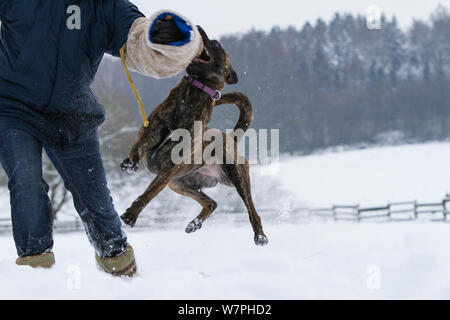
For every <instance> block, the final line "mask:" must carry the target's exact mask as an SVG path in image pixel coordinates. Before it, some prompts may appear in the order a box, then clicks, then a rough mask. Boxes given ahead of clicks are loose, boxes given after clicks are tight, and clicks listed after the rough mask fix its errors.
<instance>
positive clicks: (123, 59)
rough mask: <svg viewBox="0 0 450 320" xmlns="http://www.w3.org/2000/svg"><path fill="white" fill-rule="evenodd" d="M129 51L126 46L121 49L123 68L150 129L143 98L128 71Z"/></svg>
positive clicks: (146, 124)
mask: <svg viewBox="0 0 450 320" xmlns="http://www.w3.org/2000/svg"><path fill="white" fill-rule="evenodd" d="M126 51H127V45H126V44H124V46H123V47H122V48H121V49H120V60H122V64H123V67H124V68H125V72H126V74H127V78H128V83H129V84H130V87H131V89H132V90H133V92H134V95H135V96H136V101H137V103H138V105H139V109H141V115H142V121H143V122H144V127H145V128H148V126H149V125H150V122H149V121H148V120H147V115H146V114H145V109H144V104H143V103H142V99H141V96H140V95H139V92H138V91H137V89H136V86H135V85H134V83H133V79H131V75H130V71H129V70H128V66H127V62H126V61H125V53H126Z"/></svg>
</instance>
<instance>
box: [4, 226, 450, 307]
mask: <svg viewBox="0 0 450 320" xmlns="http://www.w3.org/2000/svg"><path fill="white" fill-rule="evenodd" d="M449 228H450V226H449V225H446V224H433V223H408V224H384V225H380V224H361V225H357V224H334V223H326V224H308V225H297V226H295V225H281V226H273V225H272V226H267V227H266V229H267V230H266V231H267V234H268V236H269V237H270V240H271V243H270V245H269V246H268V247H266V248H259V247H255V246H254V245H253V244H252V241H251V238H252V237H251V231H250V228H249V227H240V228H235V227H231V226H220V227H217V226H207V227H206V228H205V229H204V230H202V231H201V232H199V233H198V234H195V235H190V236H189V235H186V234H184V233H183V232H182V230H177V231H155V232H142V233H131V234H130V235H129V238H130V242H131V243H132V244H133V245H134V247H135V249H136V254H137V258H138V267H139V275H138V277H136V278H134V279H132V280H127V279H115V278H112V277H111V276H109V275H106V274H103V273H101V272H99V271H97V269H96V266H95V261H94V257H93V252H92V249H91V248H90V246H89V244H88V242H87V240H86V237H84V236H83V235H81V234H71V235H57V236H56V245H55V250H54V251H55V255H56V259H57V265H56V266H55V267H54V269H52V270H31V269H27V268H24V269H22V268H18V267H16V266H15V265H14V264H13V261H14V259H15V250H14V246H13V243H12V239H11V238H10V237H1V238H0V246H1V248H2V255H1V258H0V270H1V272H0V298H1V299H13V298H18V299H47V298H58V299H93V298H97V299H133V298H135V299H369V298H371V299H381V298H387V299H411V298H414V299H416V298H423V299H431V298H447V299H449V298H450V278H449V276H448V274H449V270H450V254H449V248H448V243H449V240H450V232H449Z"/></svg>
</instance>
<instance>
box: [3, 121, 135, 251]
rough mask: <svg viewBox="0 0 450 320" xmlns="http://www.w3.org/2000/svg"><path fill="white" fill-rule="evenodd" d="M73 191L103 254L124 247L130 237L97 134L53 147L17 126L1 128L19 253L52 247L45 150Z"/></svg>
mask: <svg viewBox="0 0 450 320" xmlns="http://www.w3.org/2000/svg"><path fill="white" fill-rule="evenodd" d="M43 149H45V151H46V153H47V155H48V156H49V158H50V160H51V161H52V163H53V164H54V166H55V167H56V169H57V170H58V172H59V174H60V175H61V177H62V178H63V180H64V183H65V186H66V188H67V189H68V190H69V191H70V192H71V193H72V196H73V200H74V204H75V208H76V210H77V212H78V214H79V215H80V217H81V220H82V221H83V224H84V227H85V230H86V233H87V235H88V238H89V241H90V242H91V244H92V245H93V246H94V248H95V250H96V251H97V253H98V254H99V255H100V256H101V257H112V256H117V255H119V254H121V253H123V252H124V251H125V249H126V244H127V238H126V235H125V234H124V233H123V232H122V229H121V222H120V218H119V216H118V214H117V212H116V211H115V209H114V205H113V201H112V198H111V195H110V191H109V189H108V187H107V183H106V177H105V170H104V167H103V163H102V159H101V155H100V148H99V143H98V137H97V134H94V135H92V136H90V137H89V138H86V139H85V140H84V141H79V142H75V143H72V144H70V145H68V146H66V147H65V148H64V149H61V150H60V149H57V148H54V147H50V146H49V145H47V144H46V143H45V141H40V140H39V139H37V138H36V137H34V136H33V135H31V134H30V133H28V132H26V131H22V130H18V129H10V130H5V131H2V132H0V162H1V164H2V167H3V169H4V170H5V172H6V174H7V176H8V178H9V183H8V187H9V191H10V198H11V214H12V224H13V233H14V241H15V243H16V247H17V253H18V255H19V256H20V257H23V256H30V255H37V254H41V253H44V252H48V251H50V250H51V249H52V247H53V237H52V228H53V218H52V216H53V215H52V205H51V203H50V199H49V197H48V195H47V193H48V191H49V186H48V184H47V183H46V182H45V181H44V179H43V177H42V151H43Z"/></svg>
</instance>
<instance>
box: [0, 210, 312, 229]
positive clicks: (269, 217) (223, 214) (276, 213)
mask: <svg viewBox="0 0 450 320" xmlns="http://www.w3.org/2000/svg"><path fill="white" fill-rule="evenodd" d="M281 211H283V212H284V211H286V214H284V213H283V212H281ZM258 212H259V213H260V214H261V216H262V217H263V218H264V220H265V221H267V223H269V222H272V223H298V222H299V221H300V220H302V219H305V218H307V216H308V209H306V208H289V209H286V210H285V209H283V208H281V209H280V208H276V209H268V208H265V209H259V210H258ZM189 218H194V217H187V216H186V215H183V214H180V213H172V214H170V213H168V214H164V215H158V214H154V213H153V214H152V213H151V212H148V213H146V214H143V215H142V216H141V217H140V218H139V220H138V223H137V225H136V227H135V228H134V229H133V230H135V231H141V230H161V229H174V228H177V229H178V228H181V229H183V228H184V227H185V225H186V224H187V223H188V222H189V221H188V220H189ZM210 220H211V223H214V224H216V225H220V224H222V223H230V222H231V223H233V224H236V225H241V224H248V223H249V218H248V214H247V212H246V210H245V209H242V210H237V209H236V208H229V209H221V210H219V211H216V212H215V213H214V215H213V216H212V217H211V219H210ZM208 221H209V220H208ZM126 229H127V230H126V231H127V232H128V231H130V229H129V228H128V227H126ZM53 230H54V232H55V233H69V232H83V231H84V227H83V224H82V223H81V221H80V219H79V218H77V217H75V216H74V217H73V219H67V220H66V221H55V223H54V227H53ZM11 231H12V225H11V219H10V218H0V234H8V233H11Z"/></svg>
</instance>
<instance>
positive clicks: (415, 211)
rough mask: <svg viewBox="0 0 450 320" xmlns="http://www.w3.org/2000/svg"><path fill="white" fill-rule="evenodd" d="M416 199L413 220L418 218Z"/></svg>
mask: <svg viewBox="0 0 450 320" xmlns="http://www.w3.org/2000/svg"><path fill="white" fill-rule="evenodd" d="M417 208H418V206H417V200H416V201H414V220H417V219H418V218H419V212H418V211H417Z"/></svg>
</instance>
